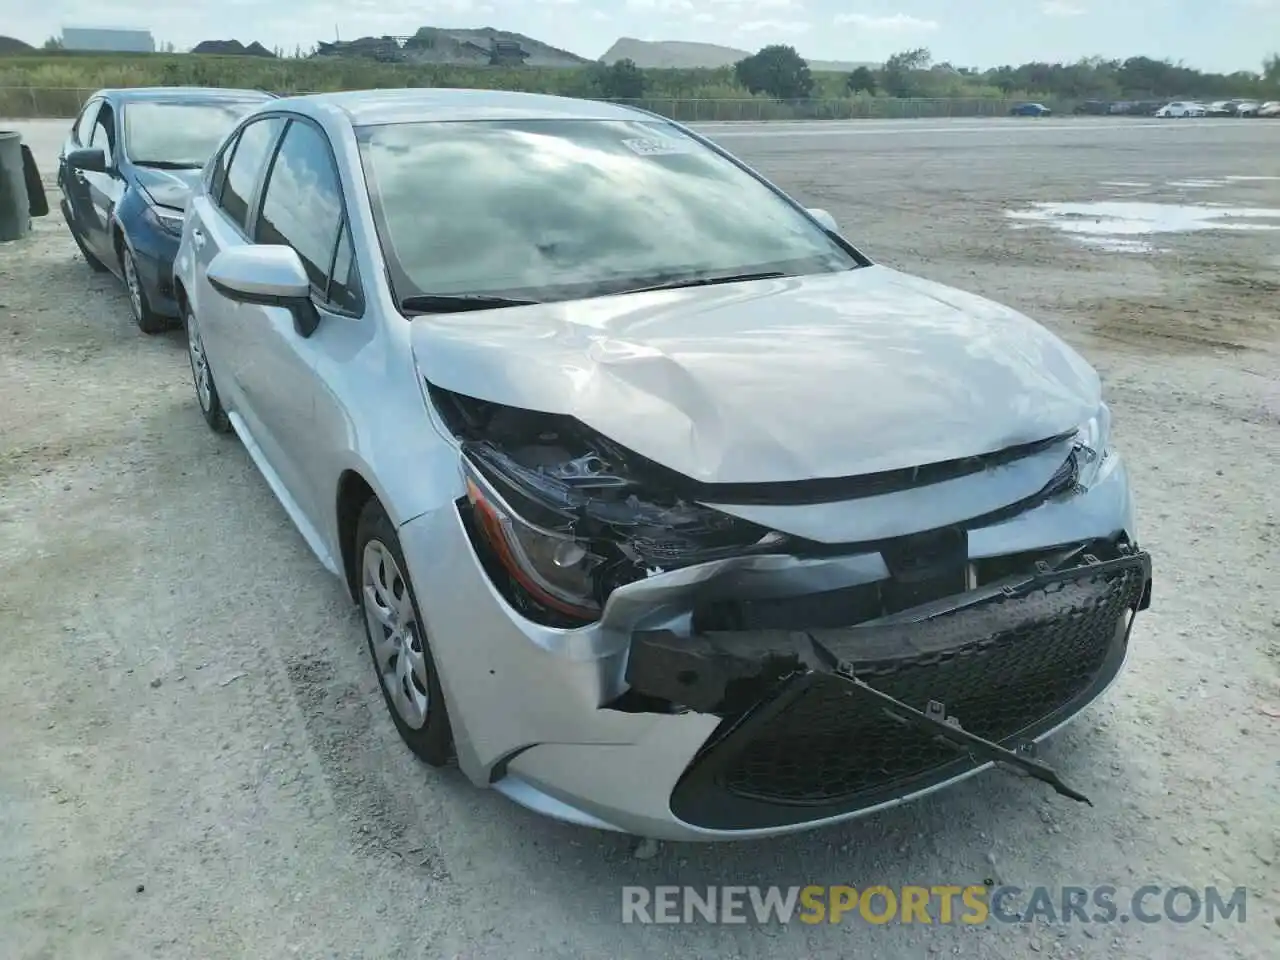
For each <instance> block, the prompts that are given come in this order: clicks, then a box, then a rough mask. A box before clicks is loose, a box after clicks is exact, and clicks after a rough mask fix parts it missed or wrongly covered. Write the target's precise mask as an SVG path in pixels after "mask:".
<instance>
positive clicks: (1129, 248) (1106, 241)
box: [1075, 234, 1168, 253]
mask: <svg viewBox="0 0 1280 960" xmlns="http://www.w3.org/2000/svg"><path fill="white" fill-rule="evenodd" d="M1075 239H1077V240H1079V241H1080V242H1081V243H1083V244H1084V245H1085V246H1087V247H1092V248H1093V249H1095V250H1104V251H1106V252H1107V253H1167V252H1168V251H1167V250H1159V249H1157V248H1156V247H1155V246H1154V245H1153V244H1151V243H1149V242H1147V241H1146V240H1126V239H1125V238H1123V237H1094V236H1090V235H1089V234H1084V235H1081V236H1078V237H1076V238H1075Z"/></svg>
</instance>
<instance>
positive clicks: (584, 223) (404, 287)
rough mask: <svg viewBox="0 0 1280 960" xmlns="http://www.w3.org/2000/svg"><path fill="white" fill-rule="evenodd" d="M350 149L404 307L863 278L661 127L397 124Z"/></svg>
mask: <svg viewBox="0 0 1280 960" xmlns="http://www.w3.org/2000/svg"><path fill="white" fill-rule="evenodd" d="M357 139H358V141H359V143H360V148H361V154H362V159H363V163H364V172H365V179H366V182H367V184H368V188H369V194H370V199H371V201H372V204H373V211H374V220H375V223H376V225H377V228H378V234H379V240H380V243H381V245H382V250H383V255H384V256H385V258H386V260H387V265H388V269H389V271H390V274H391V280H392V286H393V289H394V291H395V294H396V296H397V298H398V299H400V300H401V301H403V300H405V299H406V298H408V297H412V296H417V295H421V294H434V295H460V294H481V295H490V296H510V297H519V298H523V299H534V300H540V301H549V300H565V299H575V298H578V297H587V296H599V295H603V294H606V293H612V292H621V291H623V290H626V289H634V288H636V287H638V286H643V285H646V284H652V283H657V282H668V281H672V282H678V281H680V280H685V279H689V278H695V277H702V276H713V275H718V276H728V275H737V274H746V273H764V272H781V273H786V274H788V275H795V274H807V273H823V272H831V271H835V270H846V269H852V268H854V267H856V266H859V265H860V264H859V261H858V260H857V258H856V257H855V256H854V255H853V254H851V253H850V252H849V251H848V250H847V249H846V248H844V247H842V246H840V245H839V244H838V243H837V242H836V241H835V240H834V239H832V238H831V237H830V236H829V235H828V234H827V233H825V232H824V231H823V230H822V229H821V228H820V227H818V226H817V225H816V224H815V223H813V221H811V220H810V219H809V218H808V217H806V216H805V215H804V214H803V213H802V212H801V211H799V210H798V209H796V207H794V206H793V205H792V204H791V203H788V202H787V201H786V200H784V199H783V198H782V197H780V196H779V195H778V194H777V193H775V192H774V191H773V190H772V189H770V187H769V186H767V185H766V184H765V183H763V182H762V181H760V180H758V179H756V178H755V177H754V176H752V175H751V174H749V173H748V172H746V171H745V170H743V169H742V168H741V167H739V166H738V165H737V164H735V163H734V162H732V161H731V160H729V159H727V158H726V157H724V156H723V155H721V154H720V153H718V152H716V151H714V150H712V149H711V148H709V147H707V146H705V145H704V144H702V143H700V142H699V141H697V140H694V139H693V138H691V137H690V136H688V135H687V134H685V133H683V132H682V131H680V130H679V129H678V128H676V127H673V126H671V125H670V124H667V123H665V122H662V121H649V120H577V119H573V120H510V121H508V120H501V121H476V122H450V123H430V122H426V123H404V124H389V125H379V126H371V127H365V128H360V129H358V131H357Z"/></svg>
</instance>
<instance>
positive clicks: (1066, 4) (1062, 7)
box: [1040, 0, 1088, 17]
mask: <svg viewBox="0 0 1280 960" xmlns="http://www.w3.org/2000/svg"><path fill="white" fill-rule="evenodd" d="M1040 9H1041V11H1043V13H1044V15H1045V16H1046V17H1078V16H1081V15H1082V14H1085V13H1088V11H1087V10H1085V8H1084V7H1081V6H1079V5H1077V4H1074V3H1071V2H1070V0H1046V2H1045V3H1043V4H1042V5H1041V6H1040Z"/></svg>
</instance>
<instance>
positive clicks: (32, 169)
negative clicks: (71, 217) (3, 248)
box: [0, 130, 49, 242]
mask: <svg viewBox="0 0 1280 960" xmlns="http://www.w3.org/2000/svg"><path fill="white" fill-rule="evenodd" d="M48 212H49V203H48V200H47V199H46V197H45V194H44V184H42V183H41V182H40V171H39V170H38V169H36V161H35V157H34V156H33V155H32V153H31V148H30V147H28V146H27V145H26V144H25V143H23V142H22V134H20V133H17V132H15V131H12V130H0V242H4V241H9V240H18V239H21V238H22V237H24V236H26V234H27V233H29V232H30V231H31V218H32V217H43V216H45V215H46V214H47V213H48Z"/></svg>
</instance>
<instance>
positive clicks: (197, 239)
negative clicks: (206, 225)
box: [191, 227, 204, 250]
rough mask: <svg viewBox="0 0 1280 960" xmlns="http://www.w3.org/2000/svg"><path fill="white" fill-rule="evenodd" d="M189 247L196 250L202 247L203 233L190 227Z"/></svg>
mask: <svg viewBox="0 0 1280 960" xmlns="http://www.w3.org/2000/svg"><path fill="white" fill-rule="evenodd" d="M191 245H192V246H193V247H195V248H196V249H197V250H200V249H201V248H203V247H204V231H203V230H201V229H200V228H199V227H192V229H191Z"/></svg>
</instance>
